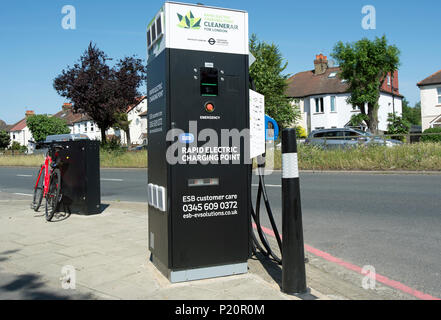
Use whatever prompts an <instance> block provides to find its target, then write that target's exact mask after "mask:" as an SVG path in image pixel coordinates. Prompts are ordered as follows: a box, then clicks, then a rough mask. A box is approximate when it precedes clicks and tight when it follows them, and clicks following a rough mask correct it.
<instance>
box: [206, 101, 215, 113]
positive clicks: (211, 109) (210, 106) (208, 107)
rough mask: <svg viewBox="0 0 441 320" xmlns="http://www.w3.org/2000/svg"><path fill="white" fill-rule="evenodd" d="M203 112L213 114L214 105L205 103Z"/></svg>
mask: <svg viewBox="0 0 441 320" xmlns="http://www.w3.org/2000/svg"><path fill="white" fill-rule="evenodd" d="M205 110H206V111H207V112H210V113H211V112H213V111H214V104H212V103H211V102H207V103H206V104H205Z"/></svg>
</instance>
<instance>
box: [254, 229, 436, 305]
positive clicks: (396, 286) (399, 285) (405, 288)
mask: <svg viewBox="0 0 441 320" xmlns="http://www.w3.org/2000/svg"><path fill="white" fill-rule="evenodd" d="M253 228H254V229H257V226H256V224H255V223H253ZM262 231H263V232H264V233H266V234H267V235H269V236H272V237H274V236H275V234H274V231H273V230H271V229H268V228H265V227H262ZM280 238H282V235H280ZM305 250H306V251H308V252H309V253H312V254H313V255H316V256H318V257H320V258H323V259H325V260H327V261H329V262H333V263H336V264H338V265H340V266H342V267H344V268H346V269H348V270H351V271H355V272H357V273H359V274H362V275H365V274H364V273H363V272H362V268H361V267H359V266H357V265H355V264H352V263H349V262H346V261H344V260H342V259H340V258H337V257H334V256H333V255H331V254H329V253H327V252H324V251H321V250H319V249H316V248H314V247H311V246H310V245H307V244H305ZM375 280H376V281H378V282H380V283H383V284H385V285H387V286H389V287H392V288H394V289H397V290H400V291H402V292H404V293H407V294H410V295H412V296H414V297H416V298H418V299H422V300H441V299H439V298H437V297H434V296H431V295H430V294H427V293H424V292H421V291H418V290H415V289H413V288H411V287H408V286H406V285H404V284H402V283H401V282H398V281H395V280H392V279H389V278H388V277H385V276H382V275H381V274H378V273H377V274H376V275H375Z"/></svg>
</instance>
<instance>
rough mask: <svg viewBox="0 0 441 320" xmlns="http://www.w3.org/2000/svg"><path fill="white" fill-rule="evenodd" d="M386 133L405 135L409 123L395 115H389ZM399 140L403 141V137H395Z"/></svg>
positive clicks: (407, 131)
mask: <svg viewBox="0 0 441 320" xmlns="http://www.w3.org/2000/svg"><path fill="white" fill-rule="evenodd" d="M387 123H388V124H387V133H388V134H407V133H409V130H410V126H411V124H410V122H408V121H407V120H405V119H403V118H402V117H400V116H398V115H396V113H395V114H394V113H389V114H388V117H387ZM396 138H397V139H399V140H404V139H403V138H404V137H396Z"/></svg>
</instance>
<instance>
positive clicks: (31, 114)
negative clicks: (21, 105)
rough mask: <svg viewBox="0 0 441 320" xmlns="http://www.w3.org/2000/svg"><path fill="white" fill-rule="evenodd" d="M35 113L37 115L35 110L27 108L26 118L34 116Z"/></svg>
mask: <svg viewBox="0 0 441 320" xmlns="http://www.w3.org/2000/svg"><path fill="white" fill-rule="evenodd" d="M34 115H35V112H34V111H32V110H26V113H25V116H26V118H27V117H29V116H34Z"/></svg>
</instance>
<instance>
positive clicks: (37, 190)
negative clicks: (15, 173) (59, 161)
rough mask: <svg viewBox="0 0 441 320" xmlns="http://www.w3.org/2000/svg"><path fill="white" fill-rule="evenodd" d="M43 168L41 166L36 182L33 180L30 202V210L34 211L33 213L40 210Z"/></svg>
mask: <svg viewBox="0 0 441 320" xmlns="http://www.w3.org/2000/svg"><path fill="white" fill-rule="evenodd" d="M43 170H44V167H43V166H41V168H40V170H39V171H38V174H37V180H35V184H34V198H33V200H32V205H31V208H32V209H34V211H35V212H37V211H38V209H40V206H41V201H42V200H43V192H44V191H43V189H44V172H43Z"/></svg>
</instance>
